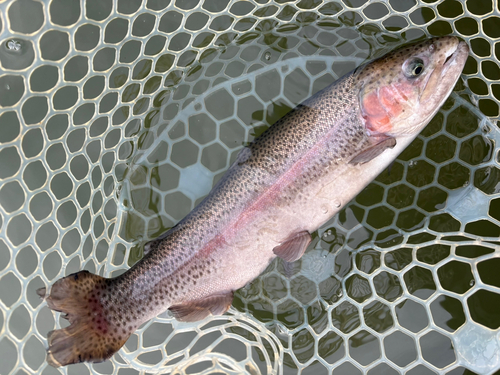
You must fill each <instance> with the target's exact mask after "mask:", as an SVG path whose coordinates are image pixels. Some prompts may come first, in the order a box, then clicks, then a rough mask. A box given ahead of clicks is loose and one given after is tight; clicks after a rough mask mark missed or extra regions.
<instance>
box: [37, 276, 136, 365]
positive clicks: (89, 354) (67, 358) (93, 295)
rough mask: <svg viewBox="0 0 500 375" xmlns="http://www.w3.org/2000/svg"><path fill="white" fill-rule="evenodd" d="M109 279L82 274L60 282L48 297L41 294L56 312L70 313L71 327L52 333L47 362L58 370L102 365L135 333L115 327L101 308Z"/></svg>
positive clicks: (50, 333)
mask: <svg viewBox="0 0 500 375" xmlns="http://www.w3.org/2000/svg"><path fill="white" fill-rule="evenodd" d="M106 285H107V284H106V279H105V278H103V277H101V276H98V275H94V274H92V273H89V272H88V271H81V272H77V273H74V274H72V275H69V276H66V277H64V278H62V279H59V280H58V281H57V282H56V283H55V284H54V285H53V286H52V288H51V289H50V294H49V295H46V289H45V288H40V289H38V290H37V293H38V295H39V296H40V297H42V298H44V299H45V300H46V301H47V304H48V306H49V307H50V308H51V309H52V310H55V311H60V312H63V313H66V315H65V316H64V318H66V319H68V320H69V322H70V323H71V324H70V325H69V326H68V327H66V328H63V329H56V330H54V331H51V332H49V335H48V338H47V339H48V344H49V347H48V349H47V362H48V363H49V364H50V365H51V366H54V367H59V366H65V365H68V364H72V363H80V362H102V361H104V360H106V359H108V358H109V357H111V356H112V355H113V354H114V353H116V352H117V351H118V350H119V349H120V348H121V347H122V346H123V344H125V341H126V340H127V339H128V337H129V336H130V334H131V333H132V331H131V330H130V329H124V328H125V327H123V329H121V328H120V327H116V326H114V325H113V324H112V323H111V322H110V321H109V319H108V318H107V311H106V309H105V308H104V307H103V306H102V304H101V297H102V296H103V295H104V294H105V293H106Z"/></svg>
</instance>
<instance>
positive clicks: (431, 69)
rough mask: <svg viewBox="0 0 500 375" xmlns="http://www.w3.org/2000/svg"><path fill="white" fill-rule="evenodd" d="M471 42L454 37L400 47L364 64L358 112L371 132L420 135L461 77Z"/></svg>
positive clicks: (359, 76)
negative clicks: (468, 44) (468, 43)
mask: <svg viewBox="0 0 500 375" xmlns="http://www.w3.org/2000/svg"><path fill="white" fill-rule="evenodd" d="M468 55H469V47H468V46H467V44H466V43H465V42H462V41H460V40H459V39H458V38H456V37H454V36H446V37H440V38H433V39H428V40H425V41H423V42H420V43H417V44H413V45H409V46H404V47H401V48H399V49H396V50H394V51H393V52H391V53H389V54H387V55H385V56H384V57H382V58H380V59H377V60H375V61H372V62H371V63H368V64H366V65H364V66H362V67H361V68H360V69H359V70H357V71H356V73H355V78H356V81H357V82H358V84H360V87H361V89H360V91H359V105H360V115H361V117H362V120H363V121H364V123H365V127H366V130H367V132H368V133H369V134H370V135H375V136H377V135H387V136H392V137H397V136H411V135H416V134H418V133H419V132H420V131H421V130H422V129H423V127H425V125H427V123H428V122H429V121H430V120H431V119H432V117H433V116H434V115H435V114H436V112H437V111H438V110H439V108H440V107H441V106H442V105H443V103H444V101H445V100H446V99H447V98H448V96H449V94H450V93H451V91H452V90H453V88H454V87H455V84H456V82H457V80H458V78H459V77H460V74H461V72H462V70H463V67H464V65H465V62H466V60H467V57H468Z"/></svg>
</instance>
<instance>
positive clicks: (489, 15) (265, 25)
mask: <svg viewBox="0 0 500 375" xmlns="http://www.w3.org/2000/svg"><path fill="white" fill-rule="evenodd" d="M498 6H499V5H498V3H497V2H496V1H493V0H469V1H464V0H462V1H455V0H445V1H433V0H425V1H421V0H420V1H417V0H385V1H367V0H342V1H339V0H336V1H322V0H300V1H298V0H292V1H288V0H278V1H266V0H262V1H260V0H259V1H257V0H254V1H228V0H205V1H203V0H177V1H175V0H172V1H169V0H166V1H164V0H117V1H112V0H87V1H84V0H53V1H48V0H46V1H35V0H15V1H0V327H1V331H0V373H1V374H16V375H21V374H32V373H41V374H59V373H63V374H120V375H129V374H156V373H161V374H243V373H246V374H334V375H339V374H349V375H351V374H352V375H356V374H369V375H375V374H389V375H391V374H410V375H417V374H449V375H459V374H493V373H494V372H495V371H497V370H498V369H500V331H499V326H500V274H499V270H500V257H499V255H500V252H499V250H498V249H499V244H500V242H499V235H500V194H499V193H500V165H499V155H498V147H499V144H500V142H499V141H500V129H499V122H498V115H499V104H498V102H499V100H500V67H499V60H500V18H499V8H498ZM448 34H453V35H457V36H459V37H461V38H462V39H464V40H465V41H467V43H468V44H469V46H470V47H471V53H470V57H469V59H468V61H467V64H466V67H465V70H464V73H463V75H462V78H461V79H460V80H459V82H458V84H457V86H456V88H455V90H454V92H453V93H452V95H451V97H450V98H449V99H448V101H447V102H446V103H445V105H444V107H443V108H442V110H441V111H440V112H439V113H438V114H437V115H436V117H435V118H434V119H433V120H432V121H431V123H430V124H429V125H428V126H427V127H426V129H425V130H424V131H423V132H422V133H421V134H420V135H419V136H418V138H417V139H416V140H415V141H414V142H413V143H412V144H411V145H410V146H409V147H408V149H407V150H405V151H404V152H403V153H402V154H401V156H400V157H399V158H398V159H397V160H396V161H395V163H394V164H393V165H392V166H391V167H390V168H389V169H388V170H386V171H384V172H383V173H382V174H381V175H380V176H379V177H378V178H377V179H376V180H375V181H374V182H373V183H371V184H370V185H369V186H368V187H367V188H366V189H365V190H364V191H363V192H362V193H361V194H360V195H359V196H358V197H357V198H356V199H354V200H353V201H352V202H350V203H349V204H348V205H347V206H346V207H345V208H344V209H343V210H342V211H341V212H340V213H339V214H338V215H336V216H335V217H334V218H333V219H332V220H331V221H330V222H329V223H328V224H327V225H325V226H324V227H323V228H322V229H321V230H319V231H318V232H317V233H315V234H314V242H313V244H314V246H311V248H310V249H309V250H308V251H307V252H306V254H305V255H304V257H303V258H302V260H301V261H299V262H297V263H296V264H295V266H294V269H293V275H292V276H290V277H286V276H285V275H284V273H285V272H284V270H283V266H282V264H281V263H280V261H279V260H277V261H275V262H273V263H272V264H271V265H270V266H269V267H268V269H267V270H266V271H265V272H264V273H263V274H262V275H261V276H260V277H259V278H258V279H256V280H255V281H254V282H252V283H251V284H249V285H248V286H247V287H245V288H243V289H241V290H239V291H238V292H237V293H236V297H235V301H234V304H233V307H232V308H231V309H230V311H229V313H227V314H226V315H224V316H221V317H216V318H212V319H206V320H204V321H201V322H198V323H190V324H186V323H183V324H181V323H178V322H177V321H175V320H173V319H172V318H171V317H170V316H168V315H167V314H164V315H162V316H159V317H158V318H155V319H153V320H152V321H150V322H148V323H147V324H145V325H143V326H142V327H141V328H140V329H139V330H138V331H137V332H136V333H135V334H133V335H132V337H131V338H130V339H129V340H128V342H127V343H126V345H125V347H124V348H123V349H122V350H120V351H119V353H118V354H116V355H114V356H113V357H112V358H111V360H110V361H107V362H104V363H100V364H94V365H87V364H78V365H74V366H70V367H67V368H60V369H54V368H52V367H50V366H49V365H48V364H47V363H46V362H45V347H46V337H47V333H48V332H49V331H50V330H53V329H55V328H58V327H61V324H62V325H64V324H67V323H65V321H64V320H62V319H61V318H60V316H59V314H56V313H53V312H51V311H50V310H49V309H48V308H47V306H46V304H45V303H44V302H43V301H42V300H41V299H40V298H39V297H38V296H37V295H36V293H35V291H36V289H37V288H40V287H44V286H50V285H51V284H52V283H53V282H54V281H55V280H57V279H58V278H60V277H63V276H65V275H67V274H70V273H73V272H76V271H78V270H80V269H87V270H89V271H91V272H96V273H98V274H100V275H104V276H110V275H116V274H118V273H120V272H123V271H124V270H126V269H127V268H128V267H129V266H130V265H132V264H133V263H134V262H135V261H137V260H138V259H139V258H140V257H141V256H142V254H143V252H142V246H143V245H144V243H145V242H146V241H148V240H149V239H152V238H155V237H156V236H158V235H159V234H160V233H162V232H163V231H164V230H166V229H167V228H169V227H171V226H173V225H174V224H175V223H176V222H177V221H179V220H180V219H181V218H182V217H183V216H184V215H185V214H187V213H188V212H189V211H190V210H191V209H192V208H193V207H194V206H195V205H196V204H197V203H198V202H199V201H200V199H201V198H202V197H203V196H204V195H205V194H207V192H208V191H209V190H210V188H211V187H212V185H213V184H214V183H215V182H216V181H217V180H218V178H220V176H221V175H222V174H223V172H224V170H226V169H227V168H228V166H229V165H230V163H231V161H232V160H234V158H235V156H236V154H237V153H238V151H239V150H240V149H241V148H242V147H243V146H244V145H245V144H247V143H248V142H249V141H251V140H252V139H253V138H254V137H256V136H257V135H259V134H260V133H262V132H263V131H264V130H265V129H266V128H267V127H268V126H269V125H271V124H272V123H273V122H274V121H275V120H276V119H278V118H280V117H281V116H282V115H284V114H285V113H286V112H287V111H289V110H290V109H291V108H293V107H294V106H295V105H296V104H298V103H300V102H301V101H302V100H303V99H305V98H307V97H308V96H310V95H312V94H314V93H315V92H317V91H318V90H320V89H322V88H323V87H325V86H326V85H328V84H330V83H331V82H333V81H334V80H336V79H337V78H338V77H339V76H341V75H342V74H345V73H347V72H348V71H350V70H351V69H352V68H354V67H355V66H357V65H359V64H361V63H362V62H364V61H367V60H369V59H372V58H375V57H378V56H381V55H383V54H384V53H386V52H388V51H389V50H392V49H394V48H395V47H397V46H399V45H401V44H403V43H407V42H410V41H414V40H419V39H423V38H426V37H429V36H436V35H448ZM288 276H289V275H288Z"/></svg>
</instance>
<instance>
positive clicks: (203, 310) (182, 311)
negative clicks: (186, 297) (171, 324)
mask: <svg viewBox="0 0 500 375" xmlns="http://www.w3.org/2000/svg"><path fill="white" fill-rule="evenodd" d="M232 303H233V292H232V291H231V292H228V293H225V294H216V295H213V296H209V297H206V298H203V299H199V300H194V301H189V302H186V303H183V304H180V305H174V306H170V307H169V308H168V309H169V310H170V312H171V313H172V314H173V315H174V317H175V318H176V319H177V320H179V321H181V322H196V321H198V320H202V319H204V318H206V317H207V316H209V315H210V314H212V315H222V314H224V313H225V312H226V311H227V310H229V307H231V304H232Z"/></svg>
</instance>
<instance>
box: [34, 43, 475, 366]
mask: <svg viewBox="0 0 500 375" xmlns="http://www.w3.org/2000/svg"><path fill="white" fill-rule="evenodd" d="M468 51H469V49H468V47H467V45H466V44H465V43H464V42H460V41H459V40H458V39H457V38H455V37H442V38H435V39H430V40H426V41H424V42H421V43H418V44H415V45H411V46H406V47H402V48H400V49H397V50H395V51H393V52H391V53H389V54H387V55H386V56H384V57H382V58H380V59H377V60H375V61H372V62H370V63H368V64H365V65H362V66H360V67H359V68H357V69H355V70H354V71H353V72H351V73H349V74H347V75H346V76H344V77H342V78H340V79H339V80H338V81H336V82H334V83H333V84H332V85H330V86H328V87H327V88H325V89H324V90H322V91H320V92H318V93H317V94H315V95H314V96H313V97H311V98H309V99H307V100H306V101H304V102H303V103H302V104H300V105H298V106H297V107H296V108H294V109H293V110H292V111H291V112H290V113H288V114H287V115H286V116H285V117H283V118H282V119H280V120H279V121H278V122H276V123H275V124H274V125H273V126H271V127H270V128H269V129H268V130H267V131H266V132H265V133H264V134H263V135H262V136H261V137H259V138H258V139H257V140H256V141H254V142H253V143H252V144H251V145H249V146H248V147H245V148H244V149H243V150H242V151H241V152H240V154H239V155H238V157H237V159H236V161H235V162H234V163H233V164H232V166H231V167H230V168H229V169H228V171H227V172H226V174H225V175H224V176H223V178H222V179H221V180H220V181H219V182H218V183H217V185H216V186H215V187H214V188H213V189H212V191H211V192H210V193H209V195H208V196H207V197H206V198H205V199H204V200H203V201H202V202H201V203H200V204H199V205H198V206H197V207H196V208H195V209H194V210H193V211H192V212H190V213H189V214H188V215H187V216H186V217H185V218H184V219H183V220H182V221H180V222H179V223H178V224H177V225H176V226H175V227H173V228H172V229H170V230H169V231H167V232H166V233H164V234H163V235H162V236H161V237H160V238H158V239H156V240H154V241H151V242H149V243H147V244H146V245H145V254H146V255H145V256H144V257H143V259H141V260H140V261H139V262H137V263H136V264H135V265H134V266H133V267H132V268H131V269H129V270H128V271H127V272H125V273H124V274H122V275H120V276H118V277H114V278H109V279H108V278H104V277H101V276H98V275H94V274H91V273H89V272H88V271H81V272H78V273H75V274H72V275H69V276H66V277H64V278H62V279H60V280H58V281H57V282H56V283H54V285H53V286H52V288H51V289H50V293H49V294H47V292H46V289H45V288H41V289H39V291H38V293H39V295H40V296H41V297H43V298H45V300H46V301H47V304H48V306H49V307H50V308H51V309H52V310H55V311H60V312H64V313H65V314H66V315H65V318H66V319H68V320H69V322H70V325H69V326H68V327H66V328H63V329H57V330H55V331H52V332H50V333H49V335H48V345H49V348H48V352H47V361H48V362H49V364H51V365H52V366H56V367H58V366H63V365H67V364H70V363H78V362H84V361H89V362H100V361H103V360H105V359H107V358H109V357H110V356H111V355H113V353H115V352H116V351H118V350H119V349H120V348H121V347H122V345H123V344H124V343H125V341H126V340H127V339H128V338H129V336H130V335H131V334H132V333H133V332H134V331H135V330H136V329H137V327H139V326H140V325H141V324H142V323H144V322H146V321H147V320H149V319H151V318H152V317H154V316H156V315H158V314H160V313H162V312H164V311H165V310H167V309H168V310H170V312H171V313H172V314H173V316H174V317H175V318H177V319H178V320H180V321H197V320H200V319H204V318H205V317H207V316H210V315H220V314H223V313H224V312H226V311H227V310H228V309H229V307H230V306H231V303H232V300H233V292H234V291H235V290H237V289H239V288H241V287H243V286H244V285H245V284H247V283H248V282H250V281H252V280H253V279H255V278H256V277H257V276H259V274H260V273H261V272H262V271H263V270H264V269H265V268H266V267H267V266H268V265H269V263H270V262H271V261H272V260H273V259H274V258H275V257H280V258H281V259H283V260H284V261H285V262H294V261H296V260H297V259H299V258H300V257H301V256H302V254H304V251H305V250H306V248H307V246H308V245H309V243H310V242H311V233H313V232H314V231H315V230H317V229H318V228H319V227H320V226H321V225H322V224H324V223H325V222H326V221H327V220H329V219H330V218H331V217H332V216H333V215H334V214H335V213H337V212H338V211H339V210H340V209H341V208H342V207H343V206H345V205H346V204H347V203H348V202H349V201H350V200H351V199H353V198H354V197H355V196H356V195H357V194H358V193H359V192H360V191H361V190H362V189H363V188H364V187H365V186H366V185H367V184H368V183H370V182H371V181H372V180H373V179H374V178H375V177H377V175H378V174H380V172H382V171H383V170H384V169H385V168H386V167H387V166H388V165H389V164H390V163H391V162H392V161H393V160H394V159H395V158H396V157H397V156H398V154H399V153H400V152H401V151H403V150H404V149H405V147H406V146H408V145H409V144H410V142H411V141H412V140H413V139H414V138H415V137H416V136H417V134H418V133H419V132H420V131H421V130H422V129H423V128H424V127H425V125H426V124H427V123H428V122H429V121H430V120H431V118H432V117H433V116H434V114H435V113H436V112H437V111H438V109H439V108H440V106H441V105H442V104H443V102H444V101H445V100H446V99H447V97H448V95H449V94H450V92H451V90H452V89H453V87H454V86H455V83H456V82H457V80H458V78H459V76H460V74H461V72H462V69H463V67H464V64H465V61H466V59H467V56H468Z"/></svg>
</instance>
